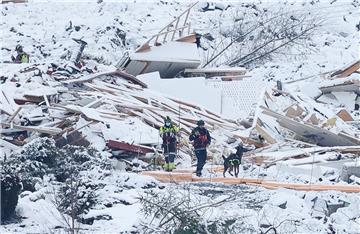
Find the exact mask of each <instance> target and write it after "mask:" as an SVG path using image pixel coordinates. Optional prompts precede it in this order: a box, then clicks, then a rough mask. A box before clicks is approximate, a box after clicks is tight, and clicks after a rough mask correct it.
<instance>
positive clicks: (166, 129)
mask: <svg viewBox="0 0 360 234" xmlns="http://www.w3.org/2000/svg"><path fill="white" fill-rule="evenodd" d="M178 132H179V128H178V127H177V126H176V125H174V124H173V122H172V121H171V119H170V117H169V116H167V117H166V118H165V120H164V126H162V127H161V128H160V136H161V137H162V141H163V143H162V147H163V150H164V156H165V164H164V166H163V168H164V170H165V171H172V170H173V169H175V163H174V160H175V156H176V143H177V134H178Z"/></svg>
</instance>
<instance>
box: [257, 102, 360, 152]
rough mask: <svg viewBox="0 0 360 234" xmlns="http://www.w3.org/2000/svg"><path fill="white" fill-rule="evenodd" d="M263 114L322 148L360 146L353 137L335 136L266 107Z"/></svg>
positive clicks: (359, 141)
mask: <svg viewBox="0 0 360 234" xmlns="http://www.w3.org/2000/svg"><path fill="white" fill-rule="evenodd" d="M263 113H264V114H266V115H269V116H272V117H274V118H276V119H277V121H278V122H279V124H280V125H281V126H282V127H284V128H287V129H289V130H291V131H293V132H295V133H296V134H298V135H300V136H302V137H304V138H308V139H310V140H311V141H314V142H315V143H316V144H317V145H320V146H351V145H359V144H360V140H359V139H356V138H354V137H352V136H349V135H346V137H344V136H343V135H341V134H340V133H339V134H335V133H333V132H331V131H329V130H326V129H323V128H320V127H317V126H314V125H310V124H306V123H300V122H297V121H295V120H292V119H290V118H289V117H287V116H283V115H281V114H278V113H276V112H274V111H272V110H270V109H268V108H265V107H263Z"/></svg>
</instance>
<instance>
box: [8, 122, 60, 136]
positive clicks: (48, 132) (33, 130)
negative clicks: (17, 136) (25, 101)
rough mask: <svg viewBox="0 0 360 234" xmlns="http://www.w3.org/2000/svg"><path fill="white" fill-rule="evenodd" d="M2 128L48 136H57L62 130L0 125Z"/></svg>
mask: <svg viewBox="0 0 360 234" xmlns="http://www.w3.org/2000/svg"><path fill="white" fill-rule="evenodd" d="M1 125H2V126H3V127H12V128H15V129H21V130H25V131H30V132H39V133H45V134H49V135H57V134H59V133H61V132H62V129H60V128H53V127H41V126H20V125H15V124H13V125H10V124H7V123H1Z"/></svg>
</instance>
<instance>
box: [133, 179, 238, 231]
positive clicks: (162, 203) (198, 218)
mask: <svg viewBox="0 0 360 234" xmlns="http://www.w3.org/2000/svg"><path fill="white" fill-rule="evenodd" d="M138 199H139V201H140V203H141V204H142V209H141V211H142V213H143V214H144V215H145V216H146V217H150V221H149V222H147V223H142V226H143V228H144V231H145V232H148V233H154V232H166V233H177V231H179V230H182V231H184V232H189V233H208V232H209V230H208V223H207V220H205V219H204V218H203V217H202V214H203V212H205V211H206V210H207V209H212V208H215V207H218V206H221V205H223V204H224V203H227V202H231V201H234V200H235V196H232V195H229V196H227V197H225V198H222V199H219V200H217V201H213V202H211V201H207V202H204V201H203V200H197V199H196V198H195V197H194V196H193V194H191V191H190V188H189V187H186V188H181V187H180V186H175V187H174V186H172V187H171V188H168V189H167V190H166V191H165V192H155V191H148V192H146V193H145V194H143V195H140V196H139V198H138Z"/></svg>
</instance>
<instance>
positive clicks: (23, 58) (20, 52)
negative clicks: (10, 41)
mask: <svg viewBox="0 0 360 234" xmlns="http://www.w3.org/2000/svg"><path fill="white" fill-rule="evenodd" d="M15 51H16V52H17V55H16V57H14V56H11V59H12V61H13V62H15V63H28V62H29V55H28V54H27V53H25V52H24V48H23V47H22V45H17V46H16V47H15Z"/></svg>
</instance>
